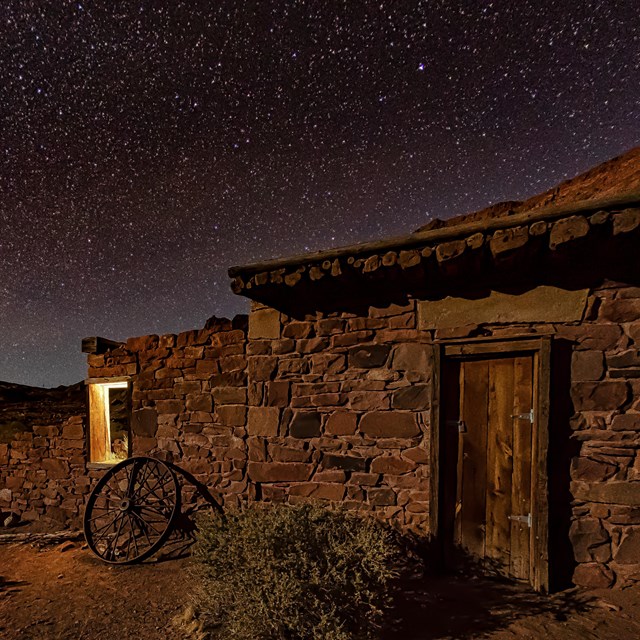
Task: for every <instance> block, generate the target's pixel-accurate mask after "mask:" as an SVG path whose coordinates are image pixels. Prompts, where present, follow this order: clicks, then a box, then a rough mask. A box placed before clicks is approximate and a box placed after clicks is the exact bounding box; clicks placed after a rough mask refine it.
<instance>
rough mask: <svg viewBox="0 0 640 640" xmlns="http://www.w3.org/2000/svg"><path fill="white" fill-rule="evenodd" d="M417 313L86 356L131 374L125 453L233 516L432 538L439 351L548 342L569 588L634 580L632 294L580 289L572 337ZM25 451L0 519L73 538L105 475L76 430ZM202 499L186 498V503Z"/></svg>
mask: <svg viewBox="0 0 640 640" xmlns="http://www.w3.org/2000/svg"><path fill="white" fill-rule="evenodd" d="M421 304H422V302H421V301H417V300H412V299H409V300H408V301H407V302H406V303H405V304H401V305H395V304H392V305H389V306H387V307H386V308H376V307H369V308H368V309H367V311H366V312H360V313H346V312H331V313H329V312H327V313H323V312H316V313H313V314H309V315H307V316H306V317H299V318H292V317H290V316H288V315H286V314H284V313H281V312H280V311H278V310H277V309H274V308H270V307H267V306H265V305H262V304H259V303H254V305H253V308H252V311H251V315H250V317H249V322H248V326H247V322H246V318H244V317H238V318H236V319H234V320H233V321H228V320H215V319H214V320H212V321H210V322H209V323H208V324H207V326H206V328H205V329H202V330H196V331H189V332H184V333H181V334H178V335H173V334H171V335H164V336H155V335H154V336H143V337H140V338H132V339H130V340H128V341H127V343H126V344H125V345H123V346H122V347H120V348H117V349H112V350H110V351H108V352H106V353H105V354H102V355H90V356H89V377H96V378H99V377H114V376H123V375H125V376H130V377H131V380H132V433H133V441H132V445H133V453H134V454H136V455H140V454H148V455H152V456H156V457H158V458H161V459H164V460H166V461H169V462H174V463H175V464H176V465H178V466H179V467H180V468H181V469H183V470H185V471H186V472H187V473H188V474H192V476H193V479H195V480H196V481H197V482H200V483H202V484H203V485H205V486H206V487H208V488H209V490H210V491H211V493H212V494H213V495H216V496H220V498H221V501H222V502H224V503H226V504H231V503H237V502H238V501H246V500H262V501H279V502H290V503H295V502H299V501H302V500H307V499H317V500H321V501H328V502H340V503H342V504H345V505H346V506H347V507H349V508H357V509H362V510H367V511H372V512H374V513H376V514H378V515H379V516H380V517H383V518H385V519H387V520H389V521H390V522H392V523H394V524H395V525H397V526H398V527H400V528H408V529H412V530H414V531H416V532H418V533H421V534H425V535H427V534H429V527H428V521H429V495H430V494H429V491H430V465H429V460H430V451H429V440H430V429H431V408H432V399H431V397H430V388H431V385H430V383H431V380H432V376H433V375H434V373H433V358H432V354H433V343H434V342H436V341H438V340H441V339H451V338H465V337H480V336H487V337H495V338H501V337H508V336H513V335H517V334H540V333H544V334H552V335H553V337H554V342H555V343H556V345H557V348H556V347H554V353H556V352H557V353H560V351H561V349H560V346H561V345H562V344H564V345H568V353H567V354H566V355H567V357H568V365H567V366H568V371H567V380H566V387H567V388H566V403H567V406H566V407H565V409H563V411H565V413H566V417H565V414H564V413H562V412H560V413H558V414H557V416H556V418H555V419H556V420H558V419H560V420H562V423H561V424H556V423H554V422H553V419H552V425H551V428H552V429H553V430H554V434H552V436H553V437H552V441H553V445H552V447H553V448H552V450H550V452H549V458H550V465H551V466H550V472H551V474H552V475H553V474H557V475H559V476H563V475H566V478H567V487H566V494H565V493H557V494H555V493H554V494H552V496H551V500H550V502H551V506H552V508H553V507H554V505H559V506H560V507H561V508H565V509H566V510H567V513H568V514H569V517H568V522H567V527H566V531H565V532H564V534H563V535H564V538H565V540H570V542H571V545H572V546H571V547H569V551H568V555H571V553H573V555H574V556H575V560H576V561H577V563H578V565H577V569H576V570H575V574H574V579H575V581H576V582H577V583H578V584H583V585H590V586H611V585H616V586H623V585H625V584H628V583H629V582H630V581H635V580H639V579H640V454H639V449H640V289H639V288H634V287H630V286H626V285H622V284H615V283H611V282H607V283H605V284H604V285H601V286H599V287H598V288H597V289H595V290H593V289H592V290H588V291H586V294H585V296H584V309H582V311H581V314H580V317H579V318H578V319H576V320H574V321H571V322H563V323H558V322H545V321H540V322H506V321H505V322H504V323H503V324H481V325H476V324H464V325H463V326H443V327H440V328H431V329H427V328H418V327H424V326H427V325H426V324H425V323H424V321H421V320H420V313H419V312H418V310H419V308H420V307H421ZM562 393H563V391H562V390H561V389H560V388H559V387H558V388H554V389H553V390H552V396H553V397H554V398H555V397H556V396H557V397H560V396H561V395H562ZM558 416H560V418H558ZM552 418H553V416H552ZM20 437H21V439H20V440H17V441H16V442H13V443H11V445H10V446H6V445H4V446H0V474H1V475H0V480H1V484H0V509H4V508H7V507H10V508H11V509H16V510H19V511H22V512H23V517H25V518H29V519H37V518H46V519H49V520H51V521H55V522H60V523H67V524H77V523H78V517H79V515H80V507H81V503H82V500H83V497H84V496H86V495H87V493H88V491H89V488H90V486H91V483H92V480H93V478H94V477H98V476H100V475H101V474H102V473H103V471H100V470H87V466H86V450H85V448H84V447H85V444H84V442H85V441H84V432H83V422H82V420H81V419H79V418H74V419H71V420H70V421H68V422H66V423H65V424H64V425H61V426H57V427H55V426H54V427H37V428H36V429H35V430H34V433H33V434H25V435H23V436H20ZM196 495H197V494H196V490H195V487H194V486H193V484H190V483H186V484H185V485H184V487H183V497H184V500H185V503H186V504H187V505H189V504H190V503H191V502H192V501H196V502H197V500H196ZM554 517H555V516H554ZM553 562H554V560H553V556H552V570H553Z"/></svg>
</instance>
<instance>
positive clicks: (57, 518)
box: [0, 416, 99, 529]
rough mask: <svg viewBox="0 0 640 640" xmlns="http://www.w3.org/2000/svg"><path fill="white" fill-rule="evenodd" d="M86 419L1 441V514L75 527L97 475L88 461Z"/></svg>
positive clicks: (72, 419) (46, 524)
mask: <svg viewBox="0 0 640 640" xmlns="http://www.w3.org/2000/svg"><path fill="white" fill-rule="evenodd" d="M85 443H86V440H85V419H84V417H83V416H74V417H70V418H67V419H66V420H64V422H60V423H59V424H53V425H43V426H34V427H33V430H32V431H25V432H22V433H18V434H16V439H15V440H13V441H12V442H9V443H7V444H0V512H2V514H4V518H5V519H6V518H7V517H9V514H11V513H13V514H15V515H16V516H19V517H20V519H21V520H22V521H26V522H37V523H38V526H39V528H42V529H59V528H61V527H65V526H68V527H72V528H79V527H80V526H81V518H82V507H83V504H84V501H85V499H86V497H87V496H88V494H89V492H90V490H91V486H92V484H93V482H94V481H95V480H96V477H97V476H98V475H99V474H97V473H96V472H93V471H90V470H88V469H87V465H86V444H85Z"/></svg>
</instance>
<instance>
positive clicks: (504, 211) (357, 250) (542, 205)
mask: <svg viewBox="0 0 640 640" xmlns="http://www.w3.org/2000/svg"><path fill="white" fill-rule="evenodd" d="M639 204H640V147H636V148H634V149H632V150H630V151H628V152H627V153H625V154H623V155H621V156H618V157H616V158H613V159H611V160H608V161H607V162H605V163H603V164H601V165H598V166H597V167H594V168H593V169H590V170H589V171H587V172H585V173H583V174H581V175H579V176H577V177H575V178H572V179H571V180H567V181H565V182H563V183H561V184H560V185H558V186H557V187H554V188H553V189H550V190H549V191H546V192H544V193H542V194H540V195H537V196H534V197H532V198H529V199H528V200H525V201H524V202H516V201H512V202H502V203H498V204H496V205H493V206H491V207H488V208H486V209H482V210H481V211H477V212H475V213H471V214H466V215H463V216H458V217H455V218H452V219H450V220H446V221H442V220H433V221H431V222H430V223H429V224H427V225H425V226H424V227H421V228H420V229H418V231H417V232H415V233H412V234H409V235H405V236H399V237H395V238H388V239H384V240H379V241H375V242H367V243H360V244H355V245H350V246H346V247H341V248H337V249H330V250H327V251H320V252H316V253H308V254H303V255H298V256H291V257H288V258H281V259H276V260H269V261H265V262H260V263H253V264H248V265H244V266H236V267H231V268H230V269H229V275H230V276H231V277H235V278H236V282H235V283H234V286H233V288H234V290H235V291H236V292H237V293H240V292H241V291H242V290H243V289H245V286H246V284H248V282H249V281H250V280H252V278H251V276H252V275H254V274H258V275H262V277H261V278H258V280H259V281H255V279H253V280H254V282H252V283H251V285H250V286H249V287H247V288H251V286H258V287H259V286H263V285H264V284H267V283H270V284H274V283H275V284H279V283H281V282H283V275H284V271H283V273H281V274H280V276H278V277H276V278H273V277H271V276H267V277H265V276H264V275H263V274H264V272H274V271H276V270H288V268H291V267H299V268H302V265H310V264H317V263H324V267H323V269H324V271H329V270H331V272H332V273H331V275H339V272H340V265H339V264H337V263H335V261H336V260H339V259H342V258H348V257H356V256H366V255H367V254H369V255H370V254H374V253H380V252H384V251H392V250H399V249H412V248H416V247H422V246H425V245H428V244H434V243H442V242H444V241H448V240H454V239H456V238H462V237H465V236H466V237H469V236H472V235H473V234H476V233H486V232H487V231H492V230H498V229H507V228H510V227H515V226H518V225H525V224H526V225H529V224H533V223H535V222H538V221H540V222H542V221H551V220H555V219H558V218H562V217H567V216H570V215H580V214H581V215H586V214H589V213H592V212H597V211H599V210H611V209H618V210H620V209H624V208H627V207H633V206H637V205H639ZM423 257H425V256H423ZM389 260H393V258H392V257H391V256H390V257H389V259H388V261H389ZM330 261H334V264H333V265H331V264H330ZM312 268H313V267H312ZM245 279H246V280H247V282H246V283H245V282H244V280H245ZM299 279H301V276H299V277H298V278H297V279H296V278H292V279H290V282H289V283H288V284H291V283H292V282H291V280H295V281H297V280H299ZM312 279H314V278H312ZM239 280H242V282H239Z"/></svg>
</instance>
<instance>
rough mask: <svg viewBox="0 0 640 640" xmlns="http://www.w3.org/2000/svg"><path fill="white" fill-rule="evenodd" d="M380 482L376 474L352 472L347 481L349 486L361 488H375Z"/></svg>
mask: <svg viewBox="0 0 640 640" xmlns="http://www.w3.org/2000/svg"><path fill="white" fill-rule="evenodd" d="M379 481H380V475H379V474H377V473H364V472H355V471H354V472H353V473H352V474H351V478H350V479H349V482H350V484H355V485H358V486H361V487H375V486H376V485H377V484H378V482H379Z"/></svg>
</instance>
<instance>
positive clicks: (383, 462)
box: [371, 455, 416, 475]
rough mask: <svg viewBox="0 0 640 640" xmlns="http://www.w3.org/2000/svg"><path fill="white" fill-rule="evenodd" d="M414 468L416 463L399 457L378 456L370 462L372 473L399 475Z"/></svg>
mask: <svg viewBox="0 0 640 640" xmlns="http://www.w3.org/2000/svg"><path fill="white" fill-rule="evenodd" d="M415 468H416V463H415V462H413V461H412V460H407V459H406V458H402V457H400V456H395V455H391V456H378V457H377V458H374V460H373V461H372V462H371V472H372V473H382V474H384V473H390V474H393V475H400V474H403V473H408V472H409V471H413V470H414V469H415Z"/></svg>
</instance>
